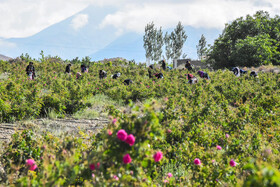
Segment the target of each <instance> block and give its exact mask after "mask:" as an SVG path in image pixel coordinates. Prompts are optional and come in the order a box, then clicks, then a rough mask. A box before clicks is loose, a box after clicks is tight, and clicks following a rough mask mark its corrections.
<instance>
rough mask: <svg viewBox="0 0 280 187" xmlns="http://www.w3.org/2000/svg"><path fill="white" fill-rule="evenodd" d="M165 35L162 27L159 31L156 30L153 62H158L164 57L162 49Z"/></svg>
mask: <svg viewBox="0 0 280 187" xmlns="http://www.w3.org/2000/svg"><path fill="white" fill-rule="evenodd" d="M163 42H164V41H163V33H162V30H161V27H160V29H159V30H157V29H156V37H155V41H154V43H153V58H152V60H154V61H158V60H160V58H161V55H162V47H163V44H164V43H163Z"/></svg>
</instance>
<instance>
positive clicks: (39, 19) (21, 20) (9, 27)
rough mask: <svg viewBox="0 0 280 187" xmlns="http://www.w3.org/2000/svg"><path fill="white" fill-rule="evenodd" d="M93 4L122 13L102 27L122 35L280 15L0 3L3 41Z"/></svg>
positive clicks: (268, 3)
mask: <svg viewBox="0 0 280 187" xmlns="http://www.w3.org/2000/svg"><path fill="white" fill-rule="evenodd" d="M91 4H94V5H95V6H108V5H109V6H114V7H117V9H118V10H119V11H117V12H116V13H113V12H112V13H111V14H110V15H107V17H106V18H105V19H104V20H103V23H102V24H101V26H102V27H105V26H107V25H113V26H115V27H116V29H117V31H118V32H119V33H120V32H121V31H123V32H125V31H127V30H132V31H137V32H143V30H144V27H145V25H146V24H147V23H148V22H151V21H154V22H155V24H156V25H157V26H163V27H174V26H175V25H176V24H177V23H178V21H182V23H183V24H185V25H191V26H195V27H208V28H209V27H211V28H223V27H224V24H225V23H227V22H229V21H231V20H234V19H235V18H237V17H240V16H245V15H246V14H253V13H255V12H256V11H257V10H267V11H269V13H270V15H271V16H274V15H276V14H279V12H280V1H279V0H211V1H209V0H153V1H151V0H133V1H131V0H102V1H100V0H24V1H23V0H0V12H1V14H0V20H1V21H0V28H1V29H0V37H4V38H9V37H27V36H30V35H33V34H36V33H37V32H39V31H41V30H43V29H45V28H46V27H48V26H50V25H52V24H55V23H58V22H60V21H62V20H64V19H66V18H68V17H70V16H72V15H74V14H77V13H78V12H79V11H81V10H83V9H84V8H86V7H87V6H89V5H91ZM93 11H94V10H93ZM80 19H83V21H85V20H86V19H85V17H84V18H80ZM80 23H82V22H80ZM74 25H77V24H74Z"/></svg>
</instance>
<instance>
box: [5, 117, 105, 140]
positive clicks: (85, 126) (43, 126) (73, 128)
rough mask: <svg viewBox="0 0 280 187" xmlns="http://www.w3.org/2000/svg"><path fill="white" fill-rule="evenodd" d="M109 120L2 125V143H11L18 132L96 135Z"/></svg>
mask: <svg viewBox="0 0 280 187" xmlns="http://www.w3.org/2000/svg"><path fill="white" fill-rule="evenodd" d="M108 122H109V120H108V119H107V118H95V119H79V120H77V119H71V118H69V119H37V120H33V121H25V122H19V123H15V124H10V123H2V124H0V141H2V142H9V140H10V138H11V135H12V134H14V133H15V131H17V130H24V129H33V130H35V131H37V132H44V131H49V132H51V133H53V134H54V135H60V134H62V133H65V132H68V133H70V134H75V133H78V132H79V130H85V131H92V132H94V133H96V132H98V131H99V130H100V129H102V128H103V127H104V126H105V125H106V124H108Z"/></svg>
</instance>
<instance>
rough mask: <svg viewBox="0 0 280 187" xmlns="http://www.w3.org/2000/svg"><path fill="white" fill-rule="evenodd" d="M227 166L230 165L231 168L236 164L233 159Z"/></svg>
mask: <svg viewBox="0 0 280 187" xmlns="http://www.w3.org/2000/svg"><path fill="white" fill-rule="evenodd" d="M229 164H230V166H231V167H235V166H236V162H235V161H234V160H233V159H231V161H230V162H229Z"/></svg>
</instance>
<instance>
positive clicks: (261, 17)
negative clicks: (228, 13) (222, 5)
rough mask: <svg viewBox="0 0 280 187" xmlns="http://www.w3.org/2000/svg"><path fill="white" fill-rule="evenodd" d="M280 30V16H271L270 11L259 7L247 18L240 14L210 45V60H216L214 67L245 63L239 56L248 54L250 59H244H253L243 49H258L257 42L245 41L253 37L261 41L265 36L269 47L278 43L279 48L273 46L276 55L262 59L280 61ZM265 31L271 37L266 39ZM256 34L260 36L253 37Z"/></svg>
mask: <svg viewBox="0 0 280 187" xmlns="http://www.w3.org/2000/svg"><path fill="white" fill-rule="evenodd" d="M279 31H280V18H279V16H276V17H275V18H270V17H269V14H268V13H267V12H264V11H258V12H256V14H255V15H253V16H250V15H247V16H246V18H243V17H240V18H238V19H236V20H234V21H233V22H232V23H230V24H227V25H226V27H225V29H224V30H223V33H222V34H221V35H220V36H219V38H218V39H217V40H216V41H215V42H214V45H213V46H212V47H211V48H210V51H209V54H208V56H209V62H213V66H214V68H223V67H227V68H230V67H233V66H235V65H237V64H239V65H240V66H242V64H240V61H237V59H240V58H237V56H238V55H240V56H243V57H244V58H245V57H246V58H248V59H242V61H243V62H249V61H250V59H249V56H248V55H246V54H241V53H246V51H247V52H248V50H249V48H250V50H253V49H255V51H256V46H255V44H250V45H245V42H246V41H247V42H248V41H250V42H257V43H259V41H260V40H264V41H266V43H265V44H266V47H267V45H268V44H269V45H271V46H270V48H271V49H274V47H277V50H273V54H272V56H273V58H270V55H265V56H266V57H267V59H263V56H262V63H263V62H266V63H272V64H277V63H278V62H279V60H280V59H279V55H278V52H280V47H279V45H278V43H279V42H280V37H279ZM261 35H266V37H268V38H267V39H264V38H263V36H261ZM254 37H256V38H255V39H252V38H254ZM270 39H271V40H270ZM242 40H244V41H242ZM259 44H260V43H259ZM246 48H247V49H246ZM261 48H262V47H260V48H259V49H261ZM245 49H246V50H245ZM237 52H238V54H237ZM257 52H258V51H257ZM256 62H257V61H256ZM262 63H261V64H262ZM261 64H259V63H257V64H255V63H250V64H246V65H248V66H255V65H261Z"/></svg>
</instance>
